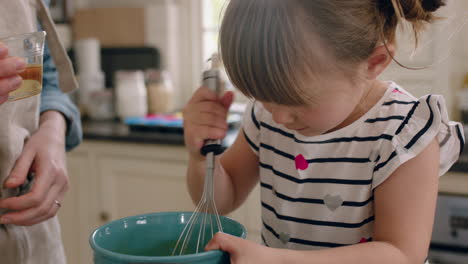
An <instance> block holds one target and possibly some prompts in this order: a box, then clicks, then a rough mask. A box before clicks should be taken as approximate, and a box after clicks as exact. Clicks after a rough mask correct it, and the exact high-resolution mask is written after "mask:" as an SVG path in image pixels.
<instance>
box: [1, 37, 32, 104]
mask: <svg viewBox="0 0 468 264" xmlns="http://www.w3.org/2000/svg"><path fill="white" fill-rule="evenodd" d="M25 68H26V62H25V61H24V60H23V59H21V58H15V57H8V48H7V47H6V46H5V45H3V44H2V43H0V104H3V103H5V102H6V101H7V100H8V93H10V92H11V91H14V90H16V89H18V88H19V87H20V86H21V82H22V79H21V77H20V76H19V75H18V73H20V72H22V71H23V70H24V69H25Z"/></svg>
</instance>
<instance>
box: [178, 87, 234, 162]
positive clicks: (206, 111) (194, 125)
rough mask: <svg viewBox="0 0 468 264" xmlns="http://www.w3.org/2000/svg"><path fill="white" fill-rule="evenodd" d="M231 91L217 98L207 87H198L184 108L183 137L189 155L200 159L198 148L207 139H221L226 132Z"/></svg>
mask: <svg viewBox="0 0 468 264" xmlns="http://www.w3.org/2000/svg"><path fill="white" fill-rule="evenodd" d="M233 99H234V93H233V92H226V93H225V94H224V95H223V96H222V97H220V98H218V97H217V95H216V93H215V92H213V91H211V90H210V89H208V88H207V87H201V88H199V89H198V90H197V91H196V92H195V93H194V94H193V96H192V98H191V99H190V101H189V102H188V103H187V105H186V106H185V108H184V138H185V145H186V147H187V148H188V150H189V153H190V155H192V157H194V158H196V159H202V158H203V156H202V155H201V154H200V148H201V147H202V146H203V142H204V141H205V140H207V139H222V138H223V137H224V136H225V135H226V132H227V129H228V124H227V122H226V118H227V114H228V110H229V107H230V106H231V103H232V101H233Z"/></svg>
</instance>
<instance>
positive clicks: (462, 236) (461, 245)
mask: <svg viewBox="0 0 468 264" xmlns="http://www.w3.org/2000/svg"><path fill="white" fill-rule="evenodd" d="M429 261H430V263H431V264H467V263H468V196H459V195H449V194H440V195H439V197H438V200H437V209H436V217H435V222H434V230H433V234H432V240H431V247H430V251H429Z"/></svg>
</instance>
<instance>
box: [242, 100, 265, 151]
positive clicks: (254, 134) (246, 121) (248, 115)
mask: <svg viewBox="0 0 468 264" xmlns="http://www.w3.org/2000/svg"><path fill="white" fill-rule="evenodd" d="M259 108H260V106H259V105H258V104H257V103H256V101H251V102H249V104H248V106H247V108H246V111H245V112H244V117H243V120H242V133H244V137H245V139H246V140H247V143H249V146H250V148H251V149H252V151H253V152H254V153H255V154H257V155H258V151H259V147H260V128H261V126H260V121H259V119H258V118H259V110H260V109H259Z"/></svg>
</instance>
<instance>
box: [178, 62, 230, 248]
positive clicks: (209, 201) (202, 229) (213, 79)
mask: <svg viewBox="0 0 468 264" xmlns="http://www.w3.org/2000/svg"><path fill="white" fill-rule="evenodd" d="M209 61H210V62H211V67H210V69H208V70H206V71H204V72H203V84H204V86H207V87H208V88H210V89H212V90H213V91H215V92H216V93H217V94H219V92H220V91H219V89H220V77H219V70H218V67H219V60H218V57H217V55H213V56H212V57H211V59H210V60H209ZM222 152H223V147H222V146H221V140H219V139H218V140H207V141H206V142H205V144H204V146H203V147H202V149H201V153H202V154H203V155H205V156H206V175H205V183H204V186H203V194H202V198H201V199H200V201H199V202H198V205H197V207H196V208H195V211H194V212H193V214H192V215H191V216H190V218H189V220H188V222H187V224H186V225H185V227H184V229H183V230H182V233H181V234H180V236H179V239H178V240H177V243H176V245H175V247H174V250H173V251H172V255H173V256H175V255H185V254H194V253H199V252H200V251H203V249H204V247H205V245H206V244H207V243H208V242H209V241H210V240H211V238H212V237H213V236H214V234H216V233H217V232H223V227H222V225H221V220H220V218H219V214H218V210H217V209H216V204H215V200H214V178H213V174H214V168H215V156H216V155H219V154H221V153H222Z"/></svg>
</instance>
